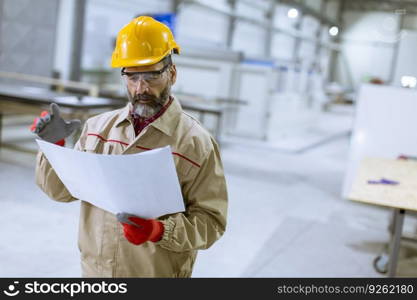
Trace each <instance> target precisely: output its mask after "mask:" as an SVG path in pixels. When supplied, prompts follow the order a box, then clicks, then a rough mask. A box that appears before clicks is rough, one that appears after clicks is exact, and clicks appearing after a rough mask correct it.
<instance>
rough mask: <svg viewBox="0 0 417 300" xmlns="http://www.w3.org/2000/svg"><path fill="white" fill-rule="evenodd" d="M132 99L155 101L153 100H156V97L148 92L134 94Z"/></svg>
mask: <svg viewBox="0 0 417 300" xmlns="http://www.w3.org/2000/svg"><path fill="white" fill-rule="evenodd" d="M133 100H134V101H140V100H145V101H147V100H153V101H155V100H157V97H155V96H153V95H148V94H138V95H135V96H134V97H133Z"/></svg>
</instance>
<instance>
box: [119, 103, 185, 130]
mask: <svg viewBox="0 0 417 300" xmlns="http://www.w3.org/2000/svg"><path fill="white" fill-rule="evenodd" d="M171 97H172V98H173V101H172V103H171V104H170V105H169V106H168V108H167V110H166V111H165V112H164V113H163V114H162V115H161V116H160V117H159V118H157V119H156V120H155V121H153V122H152V123H150V124H149V126H152V127H154V128H156V129H158V130H159V131H162V132H163V133H164V134H166V135H168V136H172V135H173V133H174V131H175V129H176V128H177V126H178V122H179V119H180V116H181V113H182V108H181V104H180V103H179V101H178V99H177V98H176V97H175V96H173V95H171ZM123 122H130V123H131V120H130V106H129V103H128V104H127V105H126V106H125V107H124V108H123V109H122V111H121V113H120V114H119V117H118V118H117V120H116V123H115V126H116V127H118V126H120V125H121V124H122V123H123Z"/></svg>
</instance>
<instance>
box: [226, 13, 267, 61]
mask: <svg viewBox="0 0 417 300" xmlns="http://www.w3.org/2000/svg"><path fill="white" fill-rule="evenodd" d="M265 39H266V31H265V29H264V28H262V27H260V26H256V25H252V24H249V23H247V22H244V21H237V22H236V28H235V34H234V36H233V41H232V48H233V50H237V51H244V52H245V53H246V54H247V55H258V56H260V55H263V54H264V49H265Z"/></svg>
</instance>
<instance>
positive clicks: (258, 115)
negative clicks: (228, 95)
mask: <svg viewBox="0 0 417 300" xmlns="http://www.w3.org/2000/svg"><path fill="white" fill-rule="evenodd" d="M236 72H237V75H236V79H237V82H238V84H237V87H238V91H237V98H238V99H241V100H244V101H247V103H248V104H247V105H244V106H240V107H239V113H238V116H237V122H236V128H235V130H236V133H237V134H240V135H245V136H249V137H255V138H256V137H257V138H265V137H266V134H267V131H266V130H267V124H268V120H267V113H268V111H269V102H270V100H271V99H270V94H269V84H270V79H271V70H270V69H269V68H266V67H255V66H250V65H242V66H239V68H237V70H236Z"/></svg>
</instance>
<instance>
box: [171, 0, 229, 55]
mask: <svg viewBox="0 0 417 300" xmlns="http://www.w3.org/2000/svg"><path fill="white" fill-rule="evenodd" d="M228 24H229V18H228V17H227V16H226V15H223V14H221V13H217V12H213V11H212V10H209V9H206V8H204V7H200V6H197V5H183V6H182V7H181V10H180V13H179V15H178V18H177V36H178V42H179V43H180V44H181V43H182V44H184V45H196V46H198V45H200V46H204V45H205V46H221V47H225V45H226V38H227V28H228Z"/></svg>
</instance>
